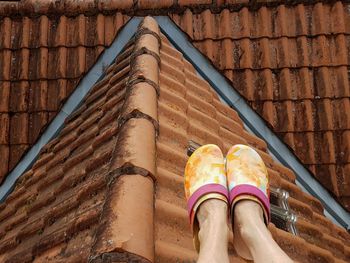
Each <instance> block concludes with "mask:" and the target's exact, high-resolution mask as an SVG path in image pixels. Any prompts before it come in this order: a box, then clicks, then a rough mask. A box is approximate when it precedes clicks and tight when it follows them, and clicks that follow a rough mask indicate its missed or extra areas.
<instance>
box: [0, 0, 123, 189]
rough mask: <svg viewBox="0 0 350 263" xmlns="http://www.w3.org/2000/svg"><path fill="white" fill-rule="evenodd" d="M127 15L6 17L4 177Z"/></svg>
mask: <svg viewBox="0 0 350 263" xmlns="http://www.w3.org/2000/svg"><path fill="white" fill-rule="evenodd" d="M22 2H26V1H21V2H17V3H22ZM17 3H16V4H17ZM7 4H8V3H7ZM0 9H1V8H0ZM1 10H3V9H1ZM126 20H127V17H126V16H123V15H122V14H121V13H114V14H111V15H102V14H97V15H93V16H85V15H82V14H81V15H78V16H75V17H67V16H59V17H57V16H56V17H48V16H46V15H42V16H40V17H33V18H29V17H26V16H23V17H12V18H10V17H1V18H0V68H1V71H0V98H1V100H0V127H1V129H0V156H1V158H2V161H1V163H0V183H1V182H2V181H3V179H4V177H5V175H6V174H7V173H8V172H9V171H11V170H12V169H13V168H14V166H15V165H16V164H17V162H18V161H19V160H20V158H21V157H22V155H23V153H24V152H25V151H26V150H27V149H28V148H29V147H30V146H32V145H33V143H35V141H36V140H37V138H38V136H39V135H40V133H41V132H42V131H43V129H44V128H45V126H46V125H47V124H48V123H49V122H50V120H51V119H52V118H53V117H54V116H55V115H56V113H57V111H58V110H59V109H60V108H61V106H62V104H63V102H64V101H65V99H66V98H67V97H68V96H69V95H70V93H71V92H72V90H74V89H75V87H76V86H77V84H78V83H79V81H80V79H81V77H82V76H84V75H85V73H86V72H87V71H88V70H89V69H90V67H91V66H92V65H93V64H94V63H95V62H96V60H97V58H98V56H99V55H100V54H101V53H102V52H103V50H104V49H105V47H107V46H109V45H110V44H111V43H112V41H113V40H114V37H115V35H116V33H117V32H118V30H119V29H120V27H121V26H122V25H123V24H124V23H125V22H126Z"/></svg>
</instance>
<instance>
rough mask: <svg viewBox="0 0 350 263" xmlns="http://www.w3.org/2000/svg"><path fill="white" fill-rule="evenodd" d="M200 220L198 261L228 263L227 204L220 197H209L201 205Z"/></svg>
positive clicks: (200, 262)
mask: <svg viewBox="0 0 350 263" xmlns="http://www.w3.org/2000/svg"><path fill="white" fill-rule="evenodd" d="M197 219H198V222H199V227H200V230H199V233H198V237H199V241H200V251H199V257H198V261H197V262H198V263H206V262H208V263H215V262H218V263H228V262H229V258H228V235H229V229H228V225H227V204H226V203H225V202H223V201H221V200H218V199H209V200H207V201H205V202H204V203H203V204H201V205H200V207H199V210H198V212H197Z"/></svg>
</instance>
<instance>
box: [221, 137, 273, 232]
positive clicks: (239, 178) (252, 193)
mask: <svg viewBox="0 0 350 263" xmlns="http://www.w3.org/2000/svg"><path fill="white" fill-rule="evenodd" d="M226 174H227V181H228V188H229V196H230V198H229V200H230V204H231V206H230V207H231V215H233V211H234V206H235V204H236V203H237V202H239V201H240V200H252V201H254V202H257V203H258V204H260V206H261V208H262V210H263V213H264V220H265V224H266V225H268V223H269V221H270V190H269V177H268V173H267V169H266V166H265V164H264V161H263V160H262V159H261V157H260V155H259V154H258V153H257V152H256V151H255V150H254V149H252V148H251V147H249V146H246V145H242V144H237V145H234V146H232V147H231V149H230V150H229V151H228V153H227V155H226ZM232 218H233V217H232Z"/></svg>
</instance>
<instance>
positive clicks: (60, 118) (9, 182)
mask: <svg viewBox="0 0 350 263" xmlns="http://www.w3.org/2000/svg"><path fill="white" fill-rule="evenodd" d="M140 22H141V18H138V17H135V18H133V19H131V20H130V21H129V22H128V23H127V24H126V25H125V26H124V28H123V29H122V30H121V31H120V32H119V33H118V36H117V37H116V39H115V40H114V42H113V43H112V45H111V46H110V47H109V48H107V49H106V50H105V51H104V52H103V53H102V54H101V56H100V57H99V59H98V60H97V62H96V63H95V64H94V66H93V67H92V68H91V69H90V70H89V72H88V73H87V74H86V75H85V76H84V78H83V79H82V80H81V81H80V83H79V84H78V86H77V87H76V89H75V90H74V92H73V93H72V94H71V95H70V96H69V98H68V100H67V101H66V103H65V104H64V105H63V107H62V109H61V110H60V112H59V113H58V114H57V115H56V117H55V118H54V119H53V121H52V122H51V123H50V125H49V126H48V127H47V129H46V130H45V132H44V133H43V134H42V135H41V136H40V138H39V139H38V140H37V142H36V143H35V144H34V145H33V146H32V147H31V148H30V150H29V151H28V152H27V153H26V154H25V155H24V157H23V158H22V159H21V161H20V162H19V163H18V164H17V165H16V167H15V168H14V169H13V170H12V171H11V172H10V173H9V174H8V175H7V177H6V179H5V181H4V182H3V184H2V185H1V186H0V202H3V201H4V200H5V199H6V197H7V196H8V195H9V194H10V193H11V191H12V190H13V188H14V186H15V184H16V181H17V179H18V178H19V177H20V176H21V175H22V174H23V173H24V172H26V171H27V170H28V169H29V168H30V167H31V166H32V164H33V163H34V162H35V160H36V159H37V157H38V156H39V154H40V151H41V149H42V148H43V147H44V146H45V145H46V144H47V143H48V142H49V141H50V140H52V139H53V138H54V137H55V136H57V134H58V133H59V131H60V130H61V129H62V128H63V126H64V121H65V120H66V118H67V117H68V116H69V115H70V114H71V113H72V112H73V111H74V110H75V109H76V108H77V107H78V106H79V105H80V103H82V101H83V99H84V98H85V96H86V94H87V93H88V92H89V91H90V89H91V88H92V87H93V86H94V84H95V83H96V82H97V81H98V80H99V79H100V78H101V77H103V73H104V72H103V71H104V68H105V66H108V65H110V64H111V63H112V62H113V60H114V59H115V58H116V57H117V56H118V54H119V53H120V52H121V51H122V49H123V48H124V46H125V45H126V44H127V43H128V41H129V40H130V39H131V38H132V36H133V35H134V34H135V33H136V30H137V27H138V25H139V23H140Z"/></svg>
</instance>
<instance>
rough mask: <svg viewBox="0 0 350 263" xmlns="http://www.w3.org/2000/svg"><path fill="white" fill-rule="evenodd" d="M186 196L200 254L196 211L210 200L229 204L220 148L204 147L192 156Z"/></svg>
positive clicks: (187, 172)
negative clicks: (218, 200)
mask: <svg viewBox="0 0 350 263" xmlns="http://www.w3.org/2000/svg"><path fill="white" fill-rule="evenodd" d="M185 194H186V200H187V208H188V213H189V216H190V223H191V227H192V232H193V241H194V245H195V248H196V250H197V252H199V239H198V231H199V224H198V221H197V219H196V211H197V210H198V208H199V206H200V205H201V204H202V203H203V202H204V201H206V200H209V199H220V200H223V201H224V202H226V203H227V202H228V190H227V180H226V173H225V163H224V157H223V154H222V152H221V150H220V148H219V147H218V146H216V145H214V144H207V145H203V146H201V147H199V148H198V149H197V150H196V151H194V153H193V154H192V155H191V156H190V158H189V159H188V161H187V164H186V168H185Z"/></svg>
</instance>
